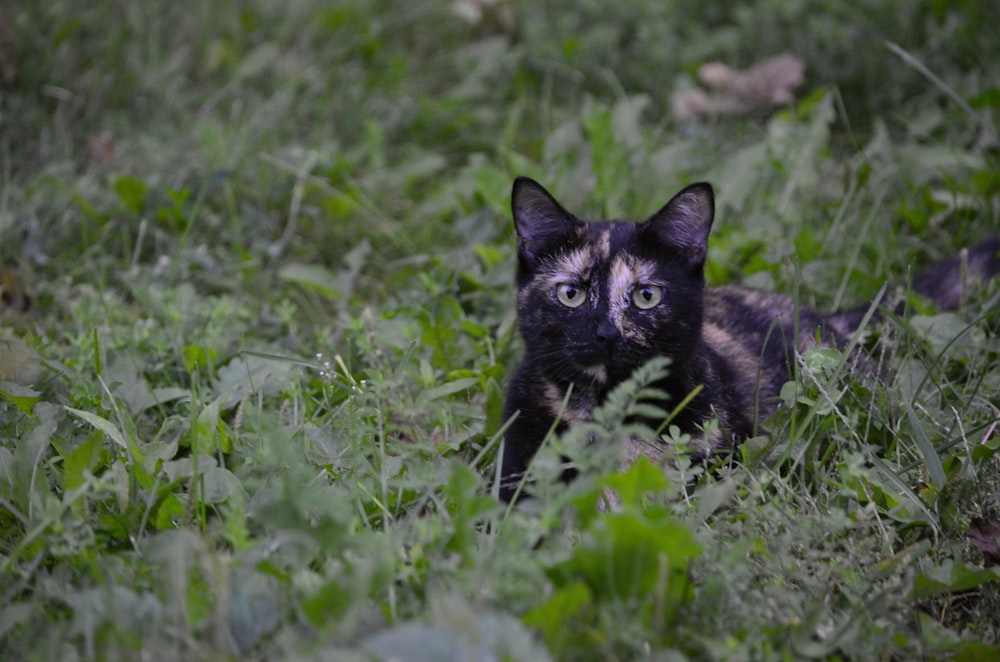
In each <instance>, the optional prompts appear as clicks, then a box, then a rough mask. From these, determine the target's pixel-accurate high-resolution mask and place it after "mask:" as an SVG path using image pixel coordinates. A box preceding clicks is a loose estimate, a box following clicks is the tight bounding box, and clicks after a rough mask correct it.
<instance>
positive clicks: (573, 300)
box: [556, 283, 587, 308]
mask: <svg viewBox="0 0 1000 662" xmlns="http://www.w3.org/2000/svg"><path fill="white" fill-rule="evenodd" d="M556 298H557V299H559V303H561V304H562V305H564V306H569V307H570V308H578V307H579V306H582V305H583V302H584V301H586V300H587V295H586V294H584V293H583V290H582V289H580V288H579V287H577V286H576V285H574V284H573V283H560V284H559V285H558V286H556Z"/></svg>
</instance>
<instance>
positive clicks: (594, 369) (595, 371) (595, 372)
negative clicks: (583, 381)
mask: <svg viewBox="0 0 1000 662" xmlns="http://www.w3.org/2000/svg"><path fill="white" fill-rule="evenodd" d="M583 373H584V374H585V375H587V376H588V377H591V378H592V379H593V380H594V383H596V384H603V383H604V382H606V381H608V369H607V367H605V365H604V364H603V363H598V364H597V365H592V366H588V367H585V368H584V369H583Z"/></svg>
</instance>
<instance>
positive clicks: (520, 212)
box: [500, 177, 1000, 501]
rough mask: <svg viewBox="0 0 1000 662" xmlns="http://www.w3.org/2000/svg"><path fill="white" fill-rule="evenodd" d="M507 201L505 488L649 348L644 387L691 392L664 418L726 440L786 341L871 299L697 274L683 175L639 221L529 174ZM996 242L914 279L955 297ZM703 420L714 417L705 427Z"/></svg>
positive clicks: (762, 391)
mask: <svg viewBox="0 0 1000 662" xmlns="http://www.w3.org/2000/svg"><path fill="white" fill-rule="evenodd" d="M511 209H512V213H513V217H514V226H515V230H516V233H517V317H518V327H519V330H520V333H521V336H522V337H523V339H524V344H525V354H524V358H523V360H522V362H521V363H520V365H519V367H518V368H517V370H516V372H515V374H514V376H513V378H512V380H511V381H510V384H509V386H508V390H507V397H506V401H505V404H504V418H505V420H511V418H512V417H513V420H512V421H511V423H510V425H509V427H508V428H507V431H506V433H505V437H504V446H503V454H502V458H501V477H500V479H501V483H500V497H501V498H502V499H503V500H505V501H510V500H511V499H512V498H513V497H514V495H515V493H517V492H518V488H519V485H520V483H521V482H522V479H523V476H524V474H525V472H526V470H527V468H528V465H529V463H530V462H531V460H532V458H533V457H534V455H535V453H536V451H537V450H538V448H539V446H540V445H541V443H542V441H543V440H544V438H545V436H546V435H547V434H548V432H549V430H550V429H553V428H554V429H555V430H556V432H561V431H563V430H565V429H566V428H567V426H569V425H573V424H574V423H578V422H583V421H589V420H591V412H592V410H593V409H594V408H595V407H597V406H598V405H600V404H601V403H602V402H603V400H604V398H605V396H606V395H607V393H608V392H609V391H610V390H611V389H613V388H614V387H615V386H616V385H618V384H620V383H621V382H622V381H624V380H625V379H627V378H628V377H629V376H630V375H631V374H632V373H633V371H634V370H635V369H636V368H638V367H640V366H642V365H643V364H645V363H646V362H647V361H648V360H649V359H650V358H652V357H654V356H665V357H669V359H670V364H669V366H668V370H669V374H668V375H667V377H665V378H664V379H663V380H661V381H660V382H658V383H656V384H655V387H656V388H658V389H660V390H661V391H662V392H664V393H665V394H666V395H667V397H668V398H669V401H670V402H671V403H673V405H676V404H677V403H680V402H682V401H683V400H684V399H685V398H687V397H689V396H690V395H691V394H692V393H694V394H695V395H694V397H692V398H691V399H690V401H689V402H688V403H687V404H686V405H685V406H684V407H683V408H682V409H681V410H680V411H679V412H678V413H677V415H676V417H675V418H673V419H672V420H671V424H672V425H676V426H678V428H679V429H680V430H681V431H682V432H685V433H688V434H691V435H692V438H694V439H699V443H698V444H697V446H698V448H696V449H695V455H696V456H698V455H700V456H701V457H704V455H706V454H708V453H711V452H713V451H717V450H722V449H728V448H732V447H734V445H735V444H737V443H738V442H739V441H741V440H742V439H745V438H747V437H750V436H752V435H754V434H755V433H757V432H759V422H760V421H763V420H764V419H766V418H767V417H768V416H769V415H770V414H771V413H773V412H774V411H775V409H776V407H777V402H778V397H777V396H778V394H779V392H780V390H781V387H782V386H783V385H784V384H785V382H787V381H788V380H789V378H790V376H791V375H792V366H793V363H794V361H795V355H796V353H801V352H803V351H805V350H806V349H808V348H811V347H816V346H828V347H836V348H838V349H841V350H844V349H845V348H846V347H847V346H848V341H849V336H850V335H851V333H852V332H853V331H854V330H855V329H856V327H857V326H858V324H859V323H860V322H861V321H862V319H863V318H864V316H865V314H866V313H867V312H868V309H869V306H868V305H865V306H861V307H858V308H856V309H853V310H849V311H847V312H844V313H839V314H836V315H831V316H826V317H824V316H821V315H819V314H818V313H816V312H814V311H812V310H810V309H808V308H805V307H803V306H800V305H798V304H797V303H796V302H795V301H794V300H793V299H792V298H791V297H788V296H784V295H781V294H771V293H766V292H762V291H758V290H753V289H747V288H743V287H737V286H723V287H706V285H705V276H704V271H705V258H706V254H707V248H708V236H709V231H710V230H711V228H712V222H713V220H714V216H715V201H714V192H713V189H712V186H711V185H710V184H707V183H696V184H692V185H690V186H687V187H686V188H684V189H683V190H681V191H680V192H679V193H677V194H676V195H675V196H674V197H673V198H671V199H670V201H669V202H667V204H666V205H664V206H663V207H662V208H661V209H660V210H659V211H658V212H656V213H655V214H653V215H652V216H651V217H649V218H648V219H647V220H645V221H643V222H641V223H631V222H627V221H617V220H612V221H598V222H585V221H583V220H581V219H579V218H577V217H576V216H574V215H573V214H571V213H570V212H568V211H567V210H566V209H564V208H563V206H562V205H561V204H560V203H559V202H558V201H556V199H555V198H554V197H553V196H552V195H551V194H550V193H549V192H548V191H547V190H546V189H545V188H544V187H543V186H542V185H541V184H539V183H538V182H536V181H534V180H532V179H529V178H527V177H518V178H517V179H516V180H515V181H514V185H513V190H512V194H511ZM998 250H1000V238H997V237H993V238H991V239H989V240H987V241H985V242H984V243H982V244H980V245H978V246H976V247H975V248H973V249H971V250H970V251H969V252H968V254H967V259H965V260H962V261H960V260H959V259H958V258H953V259H951V260H947V261H945V262H942V263H940V264H938V265H935V266H933V267H931V268H930V269H928V270H927V271H926V272H924V273H922V274H920V275H918V276H917V277H916V278H915V280H914V284H913V289H914V290H915V291H916V292H917V293H919V294H921V295H923V296H926V297H928V298H930V299H932V300H933V301H934V302H936V303H937V305H938V306H939V307H941V308H942V309H950V308H956V307H957V306H958V305H959V302H960V301H961V300H962V297H963V296H964V291H963V287H964V286H965V285H966V284H968V282H970V281H972V280H983V279H986V278H988V277H990V276H992V275H994V274H996V273H998V272H1000V259H998V257H997V252H998ZM897 312H901V310H900V311H897ZM863 361H864V359H863V358H862V359H858V362H863ZM699 388H700V390H697V392H696V389H699ZM711 421H717V422H718V425H710V426H708V427H706V424H707V423H709V422H711ZM653 427H656V425H655V422H654V425H653ZM706 430H707V432H706ZM646 446H647V447H649V448H655V444H654V445H652V446H650V445H649V444H648V443H647V444H646ZM698 449H701V451H700V452H699V450H698ZM647 454H649V453H647Z"/></svg>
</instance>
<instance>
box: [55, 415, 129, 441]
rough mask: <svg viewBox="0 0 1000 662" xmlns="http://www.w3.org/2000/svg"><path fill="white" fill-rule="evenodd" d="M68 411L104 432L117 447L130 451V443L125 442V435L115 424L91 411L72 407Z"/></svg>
mask: <svg viewBox="0 0 1000 662" xmlns="http://www.w3.org/2000/svg"><path fill="white" fill-rule="evenodd" d="M65 409H66V411H68V412H69V413H71V414H73V415H74V416H76V417H77V418H81V419H83V420H84V421H86V422H87V423H90V424H91V425H93V426H94V427H95V428H97V429H98V430H100V431H101V432H103V433H104V434H106V435H107V436H108V438H109V439H110V440H111V441H113V442H114V443H115V444H116V445H118V446H120V447H121V448H124V449H128V442H126V441H125V435H124V433H123V432H122V431H121V430H119V429H118V428H117V427H115V425H114V423H112V422H111V421H109V420H108V419H106V418H103V417H101V416H98V415H97V414H94V413H92V412H89V411H83V410H81V409H73V408H72V407H66V408H65Z"/></svg>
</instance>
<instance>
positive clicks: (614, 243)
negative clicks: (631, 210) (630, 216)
mask: <svg viewBox="0 0 1000 662" xmlns="http://www.w3.org/2000/svg"><path fill="white" fill-rule="evenodd" d="M585 236H586V239H585V241H586V243H587V245H588V246H589V247H590V249H591V252H592V256H593V259H595V260H607V259H609V258H610V257H611V256H612V255H614V254H616V253H619V252H621V251H622V250H625V249H628V248H632V247H633V246H634V244H635V238H636V225H635V223H628V222H626V221H598V222H595V223H588V224H587V226H586V235H585Z"/></svg>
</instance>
